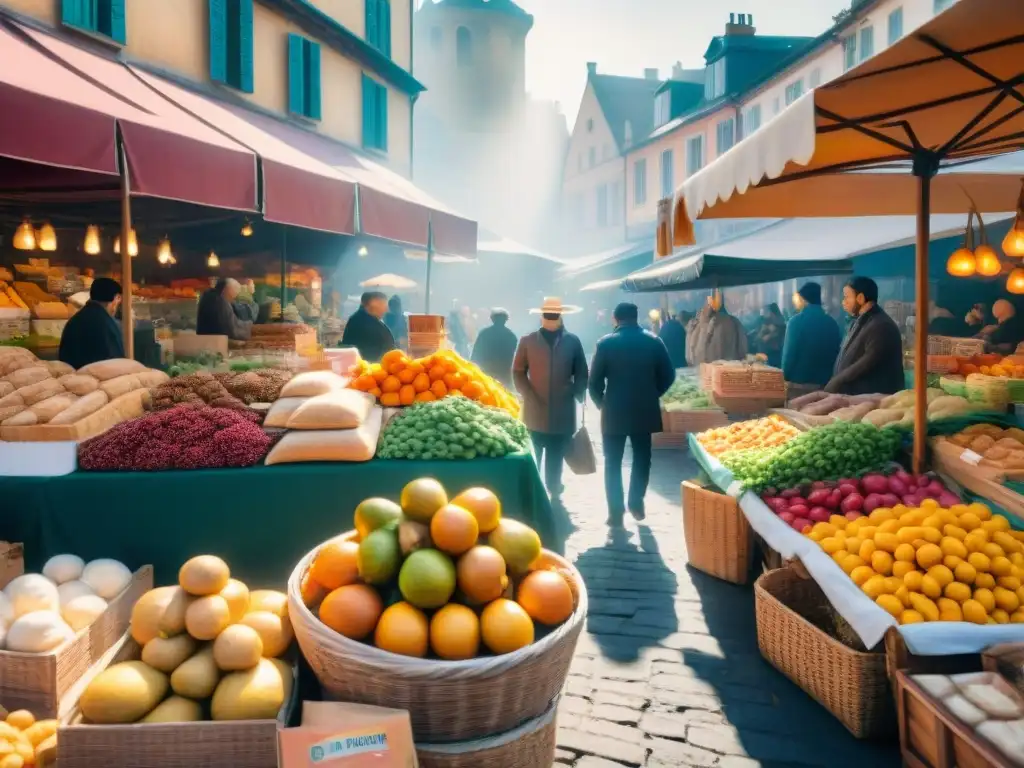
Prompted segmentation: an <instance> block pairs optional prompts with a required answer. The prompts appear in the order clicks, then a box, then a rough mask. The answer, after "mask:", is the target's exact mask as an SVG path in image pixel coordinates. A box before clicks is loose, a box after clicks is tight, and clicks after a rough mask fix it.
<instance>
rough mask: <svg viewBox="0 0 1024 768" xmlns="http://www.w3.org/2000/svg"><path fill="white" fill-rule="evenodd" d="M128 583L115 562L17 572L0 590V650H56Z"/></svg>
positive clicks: (65, 561)
mask: <svg viewBox="0 0 1024 768" xmlns="http://www.w3.org/2000/svg"><path fill="white" fill-rule="evenodd" d="M131 581H132V572H131V571H129V570H128V569H127V568H126V567H125V566H124V564H122V563H120V562H118V561H117V560H108V559H101V560H92V561H91V562H89V563H85V562H83V560H82V559H81V558H80V557H77V556H75V555H57V556H55V557H51V558H50V559H49V560H47V561H46V565H44V566H43V572H42V573H41V574H39V573H26V574H22V575H21V576H18V577H16V578H14V579H12V580H11V582H10V583H9V584H8V585H7V586H6V587H4V590H3V592H0V648H6V649H7V650H8V651H19V652H21V653H49V652H50V651H53V650H55V649H57V648H58V647H59V646H61V645H63V644H64V643H65V642H67V641H68V640H71V639H72V638H74V636H75V633H76V632H79V631H81V630H83V629H85V628H86V627H88V626H89V625H90V624H92V623H93V622H94V621H96V619H98V618H99V617H100V615H101V614H102V613H103V612H104V611H105V610H107V604H108V601H110V600H113V599H114V598H115V597H117V596H118V595H120V594H121V593H122V592H124V590H125V589H127V588H128V585H129V584H130V583H131ZM0 757H2V752H0ZM0 765H2V763H0Z"/></svg>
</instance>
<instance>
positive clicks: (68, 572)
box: [43, 555, 85, 586]
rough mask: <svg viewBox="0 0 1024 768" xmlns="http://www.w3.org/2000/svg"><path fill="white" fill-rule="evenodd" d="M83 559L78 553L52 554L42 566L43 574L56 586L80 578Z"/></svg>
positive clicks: (83, 564) (83, 566)
mask: <svg viewBox="0 0 1024 768" xmlns="http://www.w3.org/2000/svg"><path fill="white" fill-rule="evenodd" d="M84 568H85V561H84V560H82V558H80V557H79V556H78V555H54V556H53V557H51V558H50V559H49V560H47V561H46V564H45V565H44V566H43V576H45V577H46V578H48V579H49V580H50V581H52V582H53V583H54V584H57V585H58V586H59V585H61V584H63V583H64V582H67V581H74V580H76V579H79V578H81V576H82V570H83V569H84Z"/></svg>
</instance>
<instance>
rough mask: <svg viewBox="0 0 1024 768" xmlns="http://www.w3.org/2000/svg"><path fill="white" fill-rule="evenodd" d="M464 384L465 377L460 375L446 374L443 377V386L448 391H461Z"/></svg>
mask: <svg viewBox="0 0 1024 768" xmlns="http://www.w3.org/2000/svg"><path fill="white" fill-rule="evenodd" d="M465 383H466V377H465V376H464V375H462V374H461V373H448V374H445V377H444V385H445V386H446V387H448V389H462V386H463V385H464V384H465Z"/></svg>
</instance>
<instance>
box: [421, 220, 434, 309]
mask: <svg viewBox="0 0 1024 768" xmlns="http://www.w3.org/2000/svg"><path fill="white" fill-rule="evenodd" d="M433 266H434V227H433V224H432V223H428V224H427V284H426V286H425V289H424V290H426V296H425V297H424V302H425V306H424V309H423V314H425V315H429V314H430V273H431V271H432V269H433Z"/></svg>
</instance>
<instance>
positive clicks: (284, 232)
mask: <svg viewBox="0 0 1024 768" xmlns="http://www.w3.org/2000/svg"><path fill="white" fill-rule="evenodd" d="M287 299H288V228H287V227H281V317H280V318H278V321H277V322H279V323H283V322H284V308H285V307H286V306H287V305H288V301H287Z"/></svg>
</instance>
